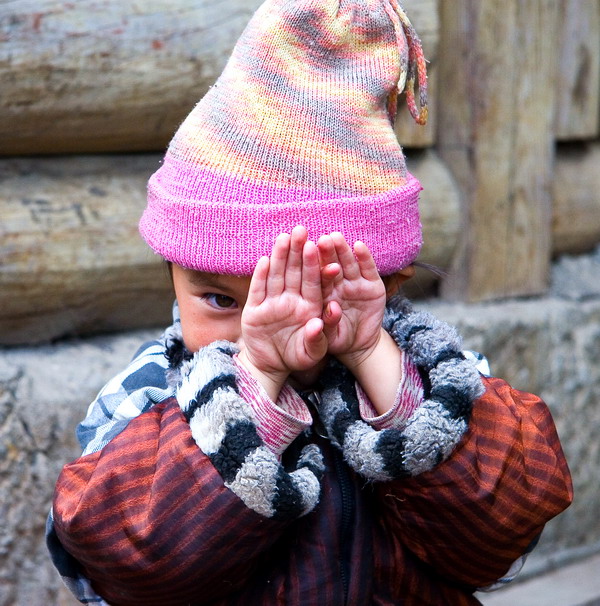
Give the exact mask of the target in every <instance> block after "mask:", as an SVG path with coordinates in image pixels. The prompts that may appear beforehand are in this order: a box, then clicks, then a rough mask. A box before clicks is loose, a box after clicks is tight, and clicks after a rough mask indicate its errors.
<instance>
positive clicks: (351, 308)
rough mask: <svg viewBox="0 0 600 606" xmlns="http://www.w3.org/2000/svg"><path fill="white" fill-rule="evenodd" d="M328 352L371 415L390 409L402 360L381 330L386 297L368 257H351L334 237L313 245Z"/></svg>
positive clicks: (359, 249) (358, 253) (358, 246)
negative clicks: (363, 397) (358, 390)
mask: <svg viewBox="0 0 600 606" xmlns="http://www.w3.org/2000/svg"><path fill="white" fill-rule="evenodd" d="M319 255H320V261H321V267H322V269H321V275H322V284H323V300H324V304H325V312H324V314H323V320H324V323H325V327H324V332H325V336H326V337H327V340H328V343H329V348H328V352H329V353H331V354H333V355H335V356H336V357H337V359H338V360H339V361H340V362H341V363H342V364H344V366H346V368H348V369H349V370H350V371H351V372H352V373H353V374H354V377H355V378H356V380H357V381H358V382H359V383H360V385H361V386H362V388H363V389H364V391H365V392H366V393H367V396H368V397H369V399H370V400H371V403H372V404H373V406H374V407H375V410H377V411H378V413H379V414H384V413H385V412H387V411H388V410H389V409H390V408H391V406H392V405H393V403H394V401H395V397H396V393H397V391H398V385H399V384H400V380H401V377H402V370H401V369H402V364H401V363H402V357H401V356H402V354H401V352H400V350H399V349H398V347H397V346H396V343H395V342H394V340H393V339H392V337H391V336H390V335H389V334H388V333H387V332H385V330H384V329H383V327H382V322H383V314H384V311H385V301H386V291H385V286H384V284H383V281H382V280H381V277H380V276H379V272H378V271H377V267H376V265H375V261H374V260H373V257H372V255H371V252H370V251H369V249H368V248H367V246H366V245H365V244H363V243H362V242H356V243H355V244H354V252H352V249H351V248H350V246H349V245H348V243H347V242H346V240H345V239H344V236H343V235H342V234H340V233H337V232H334V233H332V234H330V235H329V236H323V237H321V238H320V239H319Z"/></svg>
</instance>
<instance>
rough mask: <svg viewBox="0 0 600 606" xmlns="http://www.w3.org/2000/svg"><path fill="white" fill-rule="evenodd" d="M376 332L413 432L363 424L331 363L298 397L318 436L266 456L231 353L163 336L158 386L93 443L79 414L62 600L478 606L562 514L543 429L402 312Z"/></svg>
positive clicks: (522, 397) (58, 528)
mask: <svg viewBox="0 0 600 606" xmlns="http://www.w3.org/2000/svg"><path fill="white" fill-rule="evenodd" d="M384 324H385V328H386V330H388V331H389V332H390V334H391V335H392V336H393V337H394V339H395V340H396V342H397V343H398V345H399V347H401V348H402V350H403V351H404V352H405V354H406V355H408V357H409V358H410V360H411V361H412V362H413V363H414V364H415V365H416V367H417V368H418V370H419V373H420V376H421V377H422V384H423V399H422V402H421V403H420V405H419V406H418V407H417V408H416V410H414V411H413V412H412V414H411V416H410V418H409V419H408V420H406V422H404V423H403V424H402V426H401V427H391V428H385V429H376V428H375V427H373V426H372V425H371V424H369V423H368V422H365V420H364V419H363V418H362V417H361V413H360V402H359V397H358V396H357V390H356V389H355V387H354V382H353V379H352V377H351V376H350V375H349V373H348V372H347V371H346V369H345V368H344V367H343V366H341V365H339V364H337V363H335V362H332V363H331V364H330V365H329V366H328V368H327V369H326V371H325V372H324V374H323V377H322V382H321V385H320V386H319V390H318V393H316V394H303V395H304V397H305V400H306V402H307V403H308V405H309V406H310V407H311V409H312V413H313V416H314V422H313V423H312V424H311V425H310V427H308V428H307V429H305V430H304V431H302V432H301V433H300V434H299V435H298V436H297V437H295V438H294V439H293V441H292V442H291V443H290V444H289V446H288V447H287V448H286V449H285V450H284V452H283V454H282V455H281V456H278V455H277V454H275V453H273V452H272V451H271V450H269V449H268V448H267V447H266V445H265V442H264V440H263V439H261V435H260V431H259V430H258V429H259V428H258V427H257V419H256V415H255V414H254V413H253V411H252V408H251V407H250V406H249V405H248V402H246V401H245V400H244V398H243V393H242V392H241V391H240V387H239V383H240V382H239V377H238V374H237V370H236V365H235V362H234V356H235V351H236V350H235V347H234V346H233V345H232V344H230V343H227V342H217V343H214V344H212V345H210V346H209V347H206V348H203V349H202V350H200V351H199V352H197V353H196V354H194V355H191V354H189V353H186V352H185V351H182V348H181V347H179V348H177V347H176V345H177V343H181V342H180V340H178V336H177V323H175V324H174V328H173V329H172V330H171V332H169V331H167V333H166V336H165V338H164V339H163V340H162V341H161V342H159V343H155V344H153V346H152V347H154V349H152V347H151V348H150V349H151V350H152V351H153V352H154V353H156V354H158V352H162V354H161V355H163V356H164V353H165V352H167V354H168V357H169V358H170V364H169V368H164V366H161V363H157V362H152V363H153V364H155V365H156V367H159V368H162V371H158V372H154V374H153V376H154V377H155V378H154V379H153V380H151V381H150V380H147V381H146V382H147V383H153V384H152V385H146V386H143V387H140V385H136V389H131V390H129V389H125V390H124V392H123V394H122V396H123V397H121V398H120V399H119V398H118V397H117V398H116V401H114V402H113V409H112V413H111V414H107V415H106V419H105V421H106V422H105V423H104V425H102V427H108V429H107V430H106V431H104V430H103V431H98V429H99V427H100V425H99V423H98V421H97V420H96V421H94V419H95V418H96V419H97V417H98V410H97V409H93V408H92V409H90V413H89V415H88V419H87V424H86V422H84V423H83V424H82V427H80V436H81V435H83V436H87V438H89V439H88V444H94V445H93V446H92V447H91V448H88V449H87V450H86V449H84V454H83V456H82V457H81V458H79V459H77V460H76V461H74V462H73V463H71V464H69V465H67V466H66V467H65V468H64V470H63V472H62V474H61V476H60V477H59V479H58V482H57V487H56V491H55V498H54V503H53V512H52V515H51V517H50V521H49V532H48V544H49V546H50V549H51V552H52V554H53V559H54V561H55V564H56V565H57V567H58V569H59V571H60V572H61V574H62V575H63V577H64V578H65V580H66V581H67V584H68V585H69V586H70V587H71V589H72V590H73V591H74V592H75V593H76V595H78V597H79V598H80V599H81V600H82V601H84V602H87V603H90V602H91V603H94V602H96V603H100V604H102V603H108V604H111V605H114V606H118V605H132V606H133V605H136V604H140V605H141V604H144V605H145V606H152V605H154V604H156V605H160V606H168V605H171V604H172V605H183V604H197V605H207V606H208V605H210V606H225V605H238V604H240V605H241V604H244V605H247V604H252V605H257V606H258V605H269V606H273V605H276V604H281V605H283V604H286V605H294V604H298V605H311V604H327V605H328V604H331V605H338V604H339V605H353V606H364V605H367V604H377V605H381V606H383V605H390V606H391V605H392V604H404V605H408V606H417V605H419V606H423V605H425V606H426V605H432V606H441V605H445V604H451V605H453V606H454V605H457V606H460V605H473V604H478V603H479V602H478V600H477V599H476V598H475V597H474V596H473V592H474V591H475V590H476V589H477V588H479V587H483V586H487V585H490V584H492V583H494V582H495V581H497V580H498V579H499V578H501V577H503V575H505V574H506V573H507V571H508V570H509V569H510V567H511V565H512V564H513V563H514V562H515V560H518V559H519V558H520V557H521V556H522V555H523V554H524V553H526V552H527V550H528V548H529V546H530V545H531V544H532V543H533V542H534V541H535V540H536V538H537V537H538V536H539V534H540V532H541V531H542V528H543V526H544V524H545V523H546V522H547V521H548V520H549V519H550V518H552V517H553V516H555V515H557V514H558V513H560V512H561V511H562V510H563V509H565V508H566V507H567V506H568V504H569V503H570V501H571V499H572V486H571V481H570V475H569V471H568V467H567V464H566V462H565V459H564V455H563V453H562V450H561V447H560V443H559V440H558V437H557V434H556V430H555V428H554V424H553V422H552V418H551V415H550V413H549V411H548V409H547V407H546V406H545V404H544V403H543V402H542V401H541V400H540V399H539V398H537V397H536V396H533V395H531V394H526V393H523V392H519V391H517V390H514V389H512V388H511V387H510V386H509V385H508V384H506V383H505V382H503V381H502V380H499V379H494V378H488V377H482V376H480V375H479V373H478V372H477V370H476V369H475V367H474V365H473V363H472V362H471V361H469V360H467V359H465V356H464V355H463V354H462V353H461V343H460V338H459V337H458V335H457V334H456V332H455V331H454V330H453V329H451V328H450V327H448V326H447V325H445V324H444V323H441V322H439V321H437V320H436V319H435V318H433V317H432V316H430V315H429V314H424V313H420V312H415V311H413V310H412V308H411V307H410V306H409V305H408V304H407V303H406V302H405V301H399V300H396V301H393V302H392V304H391V305H390V307H389V308H388V310H387V312H386V318H385V322H384ZM144 351H145V352H146V355H148V348H145V349H144ZM154 353H153V354H152V355H154ZM141 357H143V355H142V356H141ZM139 359H140V356H138V357H137V358H136V360H138V361H139ZM136 360H134V362H133V364H134V365H135V364H136V363H138V364H139V362H136ZM156 360H158V357H157V358H156ZM146 361H147V360H146ZM147 365H148V364H144V368H145V367H146V366H147ZM154 370H155V371H156V370H157V368H154ZM143 374H144V376H146V377H150V376H151V375H152V373H148V372H145V373H143ZM130 387H131V386H130ZM128 392H129V393H128ZM140 392H141V393H142V394H143V397H142V398H141V399H140V401H139V402H138V405H137V409H136V411H135V412H133V413H131V414H130V415H129V417H128V416H127V414H126V412H125V410H126V409H127V408H128V407H129V408H132V407H133V408H136V407H135V406H132V403H131V402H129V403H128V404H123V402H125V401H126V400H127V397H128V396H129V395H131V394H133V393H137V394H138V396H139V395H140ZM152 400H154V401H152ZM119 407H121V409H120V411H119V412H118V413H116V414H115V412H116V411H117V410H118V409H119ZM104 410H105V411H106V407H104ZM84 446H86V444H85V442H84ZM100 596H101V597H100Z"/></svg>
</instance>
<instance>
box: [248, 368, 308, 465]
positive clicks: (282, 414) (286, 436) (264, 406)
mask: <svg viewBox="0 0 600 606" xmlns="http://www.w3.org/2000/svg"><path fill="white" fill-rule="evenodd" d="M236 370H237V384H238V388H239V390H240V393H243V394H244V399H245V400H246V401H247V402H248V403H249V404H250V406H251V407H252V412H253V414H254V417H255V419H256V430H257V432H258V435H259V436H260V438H261V439H262V441H263V442H264V443H265V445H266V446H267V447H268V448H269V450H271V452H274V453H275V454H276V455H277V456H278V457H279V458H281V455H282V454H283V452H284V450H285V449H286V448H287V447H288V446H289V445H290V444H291V443H292V442H293V441H294V440H295V439H296V438H297V437H298V436H299V435H300V434H301V433H302V432H303V431H304V430H306V429H308V428H309V427H310V426H311V425H312V416H311V414H310V411H309V410H308V407H307V406H306V404H305V403H304V400H303V399H302V398H301V397H300V396H299V395H298V394H297V393H296V392H295V391H294V390H293V389H292V387H290V385H288V384H287V383H286V384H285V385H284V386H283V387H282V388H281V391H280V392H279V396H278V397H277V402H273V401H272V400H271V398H269V396H268V394H267V393H266V391H265V389H264V388H263V387H262V385H261V384H260V383H259V382H258V381H257V380H256V379H255V378H254V377H253V376H252V375H251V374H250V373H249V372H248V371H247V370H246V369H245V368H244V367H243V366H242V365H241V364H237V363H236Z"/></svg>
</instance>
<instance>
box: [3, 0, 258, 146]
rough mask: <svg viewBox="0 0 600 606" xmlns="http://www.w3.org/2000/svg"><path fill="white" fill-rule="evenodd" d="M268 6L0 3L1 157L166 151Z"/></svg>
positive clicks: (115, 0)
mask: <svg viewBox="0 0 600 606" xmlns="http://www.w3.org/2000/svg"><path fill="white" fill-rule="evenodd" d="M260 4H261V0H231V1H229V2H226V3H223V1H222V0H205V1H203V2H195V1H194V0H172V1H167V0H147V1H145V2H122V1H121V0H104V1H103V2H93V1H92V0H80V1H79V0H78V1H77V2H62V1H59V0H39V1H38V2H0V23H1V24H2V28H1V29H0V91H2V92H1V94H0V154H2V155H16V154H40V153H83V152H103V151H111V152H113V151H138V150H141V151H149V150H163V149H164V148H165V147H166V145H167V144H168V142H169V140H170V139H171V137H172V136H173V133H174V132H175V129H176V128H177V127H178V126H179V124H180V123H181V121H182V120H183V118H185V116H186V115H187V114H188V113H189V112H190V110H191V109H192V107H193V106H194V105H195V104H196V103H197V101H198V100H199V99H200V97H201V96H202V95H204V93H205V92H206V91H207V90H208V87H209V86H210V85H212V84H213V82H214V81H215V80H216V78H217V77H218V76H219V74H220V73H221V71H222V69H223V67H224V65H225V62H226V60H227V58H228V57H229V54H230V53H231V49H232V48H233V44H234V42H235V40H236V39H237V37H238V36H239V34H240V33H241V32H242V30H243V28H244V27H245V26H246V23H247V22H248V20H249V18H250V17H251V15H252V14H253V12H254V10H255V9H256V8H257V7H258V6H259V5H260ZM224 7H225V8H224Z"/></svg>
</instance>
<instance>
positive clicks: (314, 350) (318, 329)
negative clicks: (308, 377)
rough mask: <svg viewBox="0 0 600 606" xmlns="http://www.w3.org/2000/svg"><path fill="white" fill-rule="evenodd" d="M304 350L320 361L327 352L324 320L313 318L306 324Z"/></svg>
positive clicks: (312, 358)
mask: <svg viewBox="0 0 600 606" xmlns="http://www.w3.org/2000/svg"><path fill="white" fill-rule="evenodd" d="M304 351H305V353H306V355H307V356H308V357H309V358H310V359H311V360H314V361H315V362H318V361H319V360H321V358H323V356H324V355H325V354H326V353H327V338H326V337H325V335H324V334H323V320H321V318H311V319H310V320H309V321H308V322H307V323H306V324H305V326H304Z"/></svg>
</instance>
